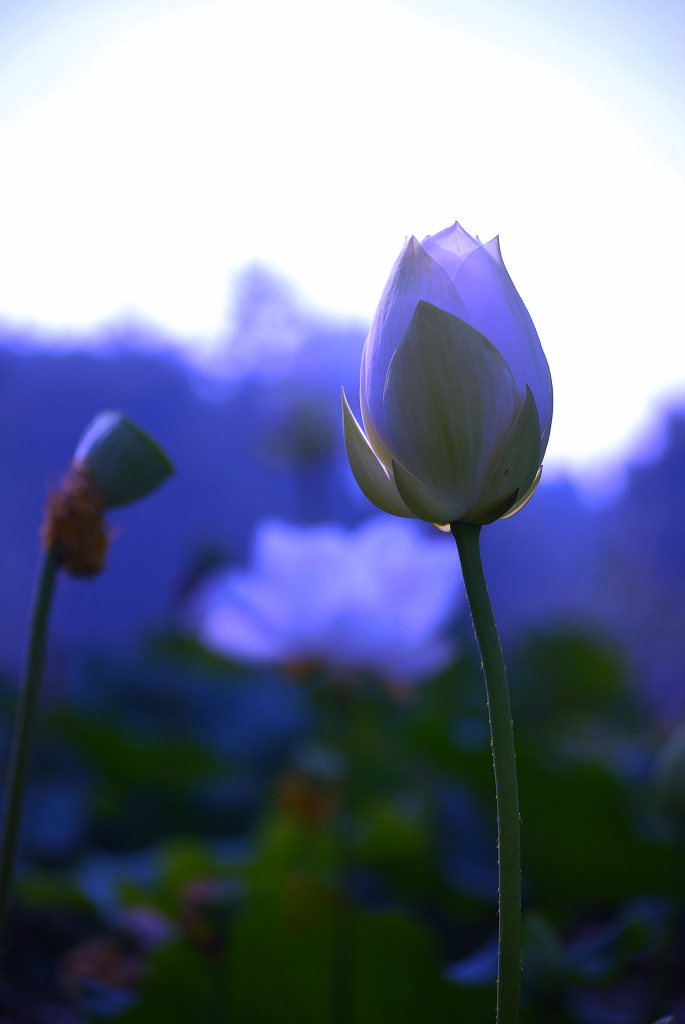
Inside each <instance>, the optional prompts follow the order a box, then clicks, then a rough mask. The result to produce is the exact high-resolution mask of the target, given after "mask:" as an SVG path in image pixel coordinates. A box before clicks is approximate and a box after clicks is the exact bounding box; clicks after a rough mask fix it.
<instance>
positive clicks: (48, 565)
mask: <svg viewBox="0 0 685 1024" xmlns="http://www.w3.org/2000/svg"><path fill="white" fill-rule="evenodd" d="M58 568H59V555H58V552H57V549H56V548H55V547H51V548H49V549H48V550H47V551H46V552H45V553H44V555H43V562H42V566H41V569H40V575H39V578H38V586H37V590H36V595H35V599H34V604H33V614H32V619H31V631H30V634H29V646H28V654H27V659H26V668H25V671H24V677H23V679H22V683H21V689H20V691H19V700H18V704H17V717H16V721H15V725H14V734H13V736H12V748H11V751H10V761H9V768H8V771H7V782H6V785H5V799H4V804H3V809H4V824H3V833H2V850H1V852H0V956H2V954H3V953H4V929H5V918H6V915H7V907H8V903H9V898H10V891H11V888H12V877H13V874H14V857H15V852H16V847H17V840H18V837H19V825H20V822H21V807H22V802H23V798H24V789H25V787H26V775H27V771H28V763H29V753H30V747H31V735H32V733H33V725H34V720H35V717H36V705H37V703H38V693H39V691H40V682H41V677H42V674H43V662H44V660H45V638H46V633H47V625H48V615H49V613H50V605H51V602H52V594H53V590H54V584H55V579H56V577H57V570H58Z"/></svg>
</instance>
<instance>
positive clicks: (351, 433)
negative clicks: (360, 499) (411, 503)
mask: <svg viewBox="0 0 685 1024" xmlns="http://www.w3.org/2000/svg"><path fill="white" fill-rule="evenodd" d="M343 432H344V435H345V450H346V451H347V458H348V459H349V463H350V468H351V469H352V473H353V474H354V478H355V480H356V481H357V483H358V484H359V486H360V488H361V489H362V491H363V492H364V494H365V495H366V497H367V498H368V499H369V501H372V502H373V503H374V505H376V506H377V507H378V508H380V509H382V510H383V511H384V512H389V513H390V514H391V515H393V516H403V517H404V518H405V519H414V518H416V517H415V515H414V513H413V512H410V511H409V509H408V508H407V506H406V505H405V504H404V502H403V501H402V499H401V498H400V496H399V494H398V493H397V488H396V487H395V484H394V483H393V481H392V480H391V479H390V477H389V476H388V474H387V473H386V471H385V469H384V468H383V466H382V465H381V463H380V462H379V461H378V459H377V458H376V456H375V455H374V453H373V451H372V449H371V447H370V445H369V442H368V441H367V440H366V438H365V437H364V434H363V432H362V429H361V427H360V426H359V424H358V423H357V421H356V419H355V418H354V416H353V415H352V411H351V409H350V407H349V405H348V404H347V399H346V398H345V392H344V391H343Z"/></svg>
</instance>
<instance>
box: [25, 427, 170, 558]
mask: <svg viewBox="0 0 685 1024" xmlns="http://www.w3.org/2000/svg"><path fill="white" fill-rule="evenodd" d="M172 472H173V467H172V465H171V463H170V462H169V460H168V458H167V457H166V455H165V454H164V452H163V451H162V450H161V448H159V446H158V445H157V444H155V442H154V441H152V440H151V438H149V437H148V436H147V434H145V433H144V432H143V431H142V430H141V429H140V428H139V427H136V426H135V425H134V424H133V423H131V421H130V420H128V419H126V417H125V416H122V415H121V413H118V412H109V411H108V412H101V413H98V415H97V416H96V417H95V419H93V420H92V421H91V423H90V424H89V425H88V426H87V427H86V429H85V430H84V432H83V434H82V435H81V439H80V440H79V442H78V444H77V446H76V451H75V453H74V457H73V459H72V462H71V466H70V469H69V472H68V473H67V475H66V477H65V478H64V480H63V481H62V483H61V485H60V487H59V488H57V490H55V491H52V493H51V494H49V495H48V500H47V504H46V513H45V521H44V523H43V526H42V528H41V533H42V538H43V545H44V547H46V548H54V549H55V550H56V551H57V553H58V556H59V562H60V565H61V566H62V568H63V569H65V570H66V571H67V572H69V573H70V574H71V575H72V576H82V577H86V576H95V575H96V574H97V573H99V572H101V571H102V569H103V568H104V564H105V555H106V552H107V542H108V538H107V531H106V527H105V509H107V508H112V507H114V506H116V505H127V504H128V503H129V502H131V501H135V500H136V499H137V498H142V497H144V496H145V495H146V494H149V492H150V491H153V490H154V489H155V488H156V487H158V486H159V484H161V483H162V481H163V480H165V479H166V477H167V476H169V475H170V474H171V473H172Z"/></svg>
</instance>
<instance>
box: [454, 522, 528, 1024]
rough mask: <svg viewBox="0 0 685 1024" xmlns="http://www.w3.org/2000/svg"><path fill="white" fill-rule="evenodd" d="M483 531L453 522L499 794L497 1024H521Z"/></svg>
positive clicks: (504, 758)
mask: <svg viewBox="0 0 685 1024" xmlns="http://www.w3.org/2000/svg"><path fill="white" fill-rule="evenodd" d="M480 530H481V528H480V526H476V525H473V524H471V523H452V533H453V535H454V539H455V540H456V542H457V549H458V551H459V559H460V561H461V568H462V573H463V575H464V585H465V587H466V596H467V598H468V601H469V605H470V607H471V617H472V618H473V626H474V629H475V631H476V639H477V641H478V646H479V647H480V653H481V658H482V660H483V671H484V673H485V689H486V692H487V699H488V710H489V713H490V737H491V741H492V763H493V767H494V769H495V792H496V794H497V847H498V851H499V858H498V866H499V952H498V976H497V1024H517V1021H518V1019H519V989H520V985H521V840H520V819H519V798H518V784H517V781H516V754H515V752H514V730H513V723H512V720H511V708H510V705H509V688H508V686H507V672H506V668H505V666H504V658H503V656H502V648H501V646H500V642H499V637H498V635H497V626H496V625H495V619H494V617H493V614H492V606H491V604H490V597H489V595H488V588H487V586H486V583H485V576H484V574H483V564H482V562H481V557H480V545H479V535H480Z"/></svg>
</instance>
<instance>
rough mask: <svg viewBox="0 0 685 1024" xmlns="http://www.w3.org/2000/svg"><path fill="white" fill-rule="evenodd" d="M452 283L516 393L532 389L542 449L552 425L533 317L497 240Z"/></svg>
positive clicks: (475, 256) (547, 378) (549, 387)
mask: <svg viewBox="0 0 685 1024" xmlns="http://www.w3.org/2000/svg"><path fill="white" fill-rule="evenodd" d="M455 284H456V286H457V289H458V291H459V294H460V295H461V297H462V299H463V301H464V303H465V305H466V309H467V315H466V319H467V320H468V322H469V323H470V324H472V326H473V327H475V328H476V329H477V330H479V331H481V332H482V333H483V334H484V335H485V336H486V338H488V339H489V340H490V341H491V342H492V344H493V345H494V346H495V347H496V348H497V350H498V351H499V352H500V353H501V355H502V356H504V359H505V360H506V362H507V364H508V366H509V369H510V370H511V372H512V373H513V375H514V379H515V380H516V384H517V386H518V389H519V394H520V396H521V398H523V397H524V390H525V386H526V384H528V386H529V387H530V389H531V391H532V392H533V398H534V399H535V404H536V405H537V407H538V414H539V416H540V429H541V435H542V451H543V454H544V451H545V448H546V447H547V441H548V439H549V431H550V427H551V424H552V380H551V377H550V373H549V367H548V365H547V360H546V359H545V354H544V352H543V351H542V345H541V344H540V339H539V338H538V334H537V331H536V330H535V327H534V326H533V321H532V320H531V318H530V314H529V312H528V310H527V309H526V307H525V306H524V304H523V301H522V299H521V296H520V295H519V293H518V292H517V291H516V288H515V287H514V283H513V281H512V280H511V278H510V277H509V274H508V272H507V269H506V267H505V266H504V263H503V261H502V255H501V253H500V248H499V239H497V238H493V239H491V241H489V242H487V243H486V244H485V245H483V246H481V247H480V248H479V249H474V251H473V252H472V253H470V254H469V255H468V256H467V257H466V259H465V260H464V261H463V263H462V265H461V267H460V268H459V271H458V272H457V276H456V278H455Z"/></svg>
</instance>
